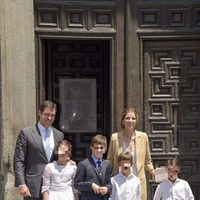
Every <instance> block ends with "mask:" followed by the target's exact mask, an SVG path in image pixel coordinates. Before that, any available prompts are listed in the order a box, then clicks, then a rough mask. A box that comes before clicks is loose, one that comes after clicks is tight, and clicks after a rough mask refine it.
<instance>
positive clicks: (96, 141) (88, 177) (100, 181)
mask: <svg viewBox="0 0 200 200" xmlns="http://www.w3.org/2000/svg"><path fill="white" fill-rule="evenodd" d="M90 149H91V151H92V155H91V156H90V157H89V158H87V159H85V160H83V161H81V162H80V163H79V164H78V168H77V172H76V176H75V180H74V186H75V188H76V189H77V190H78V191H79V192H80V193H81V200H107V199H108V198H109V194H110V192H111V183H110V177H111V173H112V167H111V164H110V163H109V162H108V161H107V160H104V159H103V154H104V153H105V151H106V149H107V140H106V137H105V136H103V135H96V136H95V137H93V138H92V141H91V145H90Z"/></svg>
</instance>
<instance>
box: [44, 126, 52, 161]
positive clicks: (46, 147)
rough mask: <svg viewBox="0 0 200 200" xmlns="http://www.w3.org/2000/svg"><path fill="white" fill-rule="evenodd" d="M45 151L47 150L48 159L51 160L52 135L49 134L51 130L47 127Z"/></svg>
mask: <svg viewBox="0 0 200 200" xmlns="http://www.w3.org/2000/svg"><path fill="white" fill-rule="evenodd" d="M45 145H46V146H45V152H46V156H47V159H48V161H49V160H50V157H51V148H50V136H49V130H48V128H47V129H45Z"/></svg>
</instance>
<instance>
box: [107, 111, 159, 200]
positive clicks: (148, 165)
mask: <svg viewBox="0 0 200 200" xmlns="http://www.w3.org/2000/svg"><path fill="white" fill-rule="evenodd" d="M136 122H137V113H136V111H135V110H134V109H133V108H128V109H125V110H124V112H123V113H122V116H121V128H122V131H121V132H118V133H113V134H112V136H111V140H110V145H109V149H108V155H107V160H108V161H110V163H111V164H112V166H113V175H116V174H117V173H118V172H119V166H118V160H117V158H118V155H119V154H120V153H121V152H124V151H129V152H130V153H131V154H132V156H133V166H132V173H133V174H135V175H136V176H138V177H139V179H140V181H141V186H142V187H141V200H146V199H147V186H146V176H145V171H148V172H149V173H150V174H151V175H152V176H153V177H154V175H155V172H154V167H153V164H152V161H151V155H150V150H149V140H148V137H147V134H146V133H144V132H141V131H137V130H135V126H136Z"/></svg>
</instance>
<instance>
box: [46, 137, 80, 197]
mask: <svg viewBox="0 0 200 200" xmlns="http://www.w3.org/2000/svg"><path fill="white" fill-rule="evenodd" d="M71 149H72V146H71V144H70V143H69V142H68V141H66V140H62V141H60V142H58V143H57V144H56V146H55V149H54V153H55V155H56V156H57V161H53V162H52V163H49V164H47V165H46V167H45V169H44V174H43V185H42V194H43V200H78V199H79V194H78V191H76V190H75V189H74V188H73V180H74V176H75V173H76V168H77V166H76V165H75V164H73V163H71V162H70V156H71Z"/></svg>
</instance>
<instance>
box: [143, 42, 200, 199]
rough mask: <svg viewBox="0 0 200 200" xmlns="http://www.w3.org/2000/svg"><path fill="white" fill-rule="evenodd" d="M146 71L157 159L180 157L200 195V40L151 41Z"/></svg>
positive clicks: (148, 127) (148, 118)
mask: <svg viewBox="0 0 200 200" xmlns="http://www.w3.org/2000/svg"><path fill="white" fill-rule="evenodd" d="M142 70H143V72H144V81H143V82H144V93H143V95H144V111H145V112H144V122H145V123H144V126H145V131H146V132H147V133H149V140H150V148H151V152H152V158H153V161H154V164H155V165H158V166H159V165H163V164H164V162H165V160H166V159H168V158H170V157H172V156H177V157H178V158H179V159H180V161H181V164H182V169H181V174H180V176H181V177H182V178H184V179H186V180H187V181H189V183H190V186H191V188H192V190H193V193H194V195H195V199H200V41H192V40H191V41H190V40H189V41H185V40H184V41H146V42H144V64H143V69H142ZM155 187H156V185H154V184H153V183H152V184H151V194H153V192H154V190H155Z"/></svg>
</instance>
